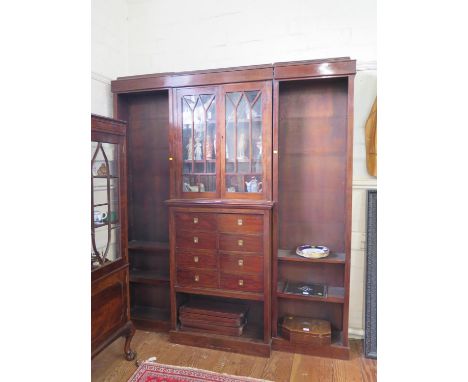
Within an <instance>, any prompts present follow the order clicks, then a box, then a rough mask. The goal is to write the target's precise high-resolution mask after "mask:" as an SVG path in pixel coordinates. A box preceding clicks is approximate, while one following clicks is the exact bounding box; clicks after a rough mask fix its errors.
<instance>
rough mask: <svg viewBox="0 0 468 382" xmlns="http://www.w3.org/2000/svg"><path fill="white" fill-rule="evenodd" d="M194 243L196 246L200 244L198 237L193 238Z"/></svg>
mask: <svg viewBox="0 0 468 382" xmlns="http://www.w3.org/2000/svg"><path fill="white" fill-rule="evenodd" d="M193 242H194V243H195V244H196V243H198V236H194V237H193Z"/></svg>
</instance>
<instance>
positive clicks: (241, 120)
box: [237, 97, 250, 161]
mask: <svg viewBox="0 0 468 382" xmlns="http://www.w3.org/2000/svg"><path fill="white" fill-rule="evenodd" d="M249 119H250V107H249V104H248V102H247V99H246V98H245V97H242V99H241V101H240V103H239V106H238V107H237V160H238V161H248V160H249V158H250V132H249Z"/></svg>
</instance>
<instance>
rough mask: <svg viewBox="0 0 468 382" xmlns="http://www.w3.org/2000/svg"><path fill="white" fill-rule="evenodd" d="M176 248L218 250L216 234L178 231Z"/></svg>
mask: <svg viewBox="0 0 468 382" xmlns="http://www.w3.org/2000/svg"><path fill="white" fill-rule="evenodd" d="M176 232H177V233H176V247H177V248H189V249H216V233H215V232H197V231H179V230H177V231H176Z"/></svg>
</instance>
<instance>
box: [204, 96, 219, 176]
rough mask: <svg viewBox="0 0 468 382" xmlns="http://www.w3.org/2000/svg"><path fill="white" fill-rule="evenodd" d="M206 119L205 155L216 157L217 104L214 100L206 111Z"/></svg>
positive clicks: (208, 157) (211, 157)
mask: <svg viewBox="0 0 468 382" xmlns="http://www.w3.org/2000/svg"><path fill="white" fill-rule="evenodd" d="M206 120H207V131H206V141H205V157H206V159H216V105H215V104H214V102H212V103H211V105H210V107H209V108H208V110H207V112H206ZM210 172H211V171H210Z"/></svg>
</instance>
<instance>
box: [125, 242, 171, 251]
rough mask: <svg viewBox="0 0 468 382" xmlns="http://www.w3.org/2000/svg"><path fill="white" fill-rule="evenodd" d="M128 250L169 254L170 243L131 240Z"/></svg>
mask: <svg viewBox="0 0 468 382" xmlns="http://www.w3.org/2000/svg"><path fill="white" fill-rule="evenodd" d="M128 250H129V251H133V250H134V251H146V252H158V253H169V243H166V242H159V241H143V240H131V241H129V242H128Z"/></svg>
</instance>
